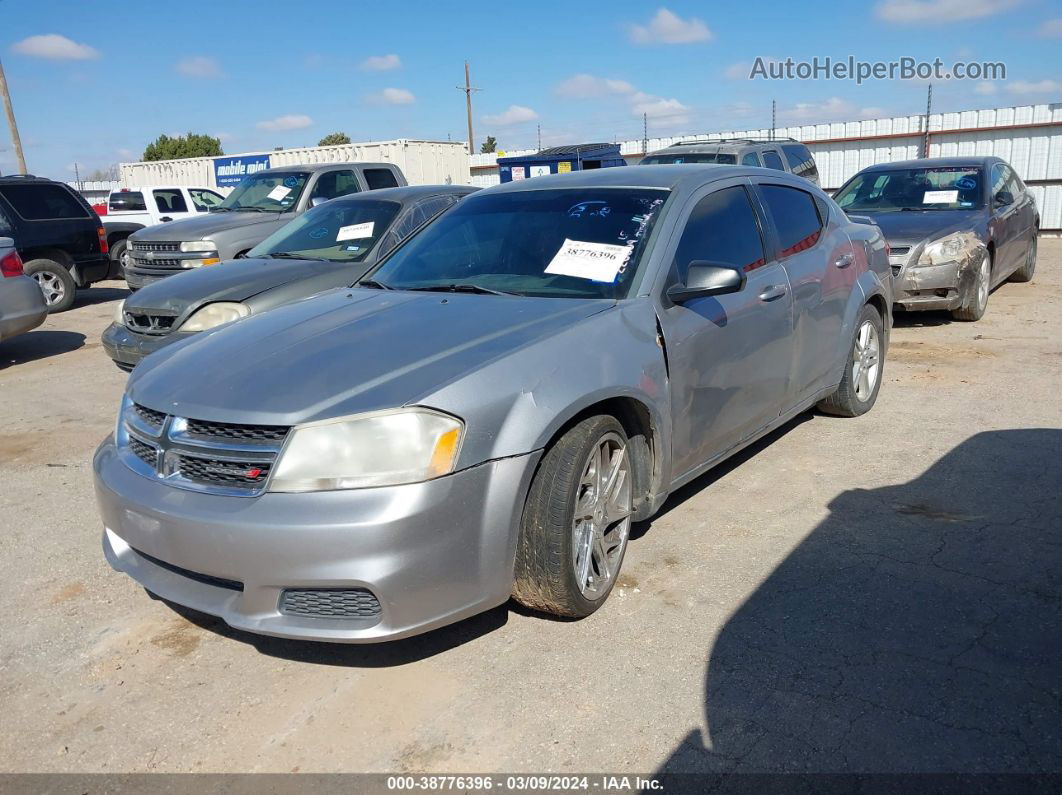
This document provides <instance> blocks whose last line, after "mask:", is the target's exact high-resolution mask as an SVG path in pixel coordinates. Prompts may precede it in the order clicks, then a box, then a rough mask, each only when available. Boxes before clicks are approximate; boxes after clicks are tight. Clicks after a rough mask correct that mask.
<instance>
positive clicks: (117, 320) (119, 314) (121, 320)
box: [114, 298, 125, 326]
mask: <svg viewBox="0 0 1062 795" xmlns="http://www.w3.org/2000/svg"><path fill="white" fill-rule="evenodd" d="M114 325H116V326H124V325H125V299H124V298H123V299H122V300H121V301H119V302H118V306H116V307H115V308H114Z"/></svg>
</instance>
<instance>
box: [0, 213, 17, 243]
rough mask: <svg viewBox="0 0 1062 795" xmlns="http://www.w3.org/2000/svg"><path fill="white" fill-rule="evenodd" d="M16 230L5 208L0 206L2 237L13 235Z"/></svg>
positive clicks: (0, 232)
mask: <svg viewBox="0 0 1062 795" xmlns="http://www.w3.org/2000/svg"><path fill="white" fill-rule="evenodd" d="M14 231H15V229H14V226H13V225H12V223H11V221H10V219H8V217H7V214H6V213H5V212H4V208H3V207H2V206H0V237H11V235H12V234H14Z"/></svg>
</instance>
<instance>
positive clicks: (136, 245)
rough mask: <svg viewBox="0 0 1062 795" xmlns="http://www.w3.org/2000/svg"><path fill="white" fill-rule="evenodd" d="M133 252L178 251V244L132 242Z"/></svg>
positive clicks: (179, 246) (179, 247) (179, 248)
mask: <svg viewBox="0 0 1062 795" xmlns="http://www.w3.org/2000/svg"><path fill="white" fill-rule="evenodd" d="M132 243H133V251H180V250H181V244H180V243H155V242H152V241H140V240H134V241H132Z"/></svg>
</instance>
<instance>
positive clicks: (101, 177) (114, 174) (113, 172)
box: [85, 163, 118, 182]
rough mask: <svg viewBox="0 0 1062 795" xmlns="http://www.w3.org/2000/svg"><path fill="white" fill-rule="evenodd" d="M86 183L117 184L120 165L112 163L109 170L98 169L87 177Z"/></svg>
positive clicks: (108, 167)
mask: <svg viewBox="0 0 1062 795" xmlns="http://www.w3.org/2000/svg"><path fill="white" fill-rule="evenodd" d="M85 181H86V182H117V181H118V164H117V163H111V165H109V166H107V168H97V169H96V170H95V171H92V172H90V173H89V175H88V176H87V177H85Z"/></svg>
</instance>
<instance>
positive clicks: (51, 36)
mask: <svg viewBox="0 0 1062 795" xmlns="http://www.w3.org/2000/svg"><path fill="white" fill-rule="evenodd" d="M11 49H12V50H14V51H15V52H17V53H19V54H21V55H32V56H35V57H37V58H51V59H52V60H55V61H88V60H92V59H93V58H99V57H100V54H99V52H97V51H96V50H95V49H93V48H92V47H90V46H88V45H87V44H78V43H77V42H76V41H71V40H70V39H68V38H67V37H66V36H60V35H59V34H58V33H46V34H45V35H43V36H30V37H29V38H27V39H23V40H22V41H18V42H15V43H14V44H13V45H12V46H11Z"/></svg>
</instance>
